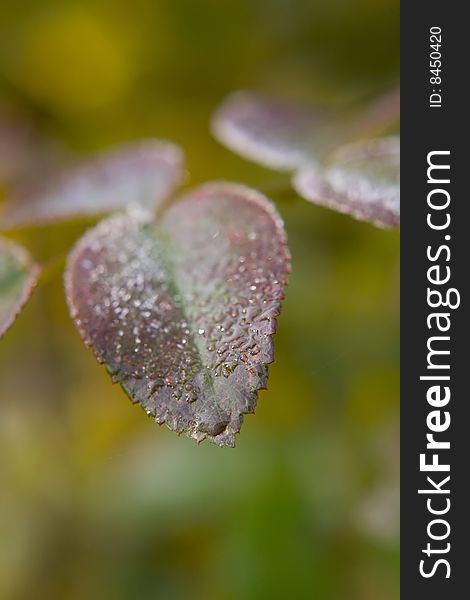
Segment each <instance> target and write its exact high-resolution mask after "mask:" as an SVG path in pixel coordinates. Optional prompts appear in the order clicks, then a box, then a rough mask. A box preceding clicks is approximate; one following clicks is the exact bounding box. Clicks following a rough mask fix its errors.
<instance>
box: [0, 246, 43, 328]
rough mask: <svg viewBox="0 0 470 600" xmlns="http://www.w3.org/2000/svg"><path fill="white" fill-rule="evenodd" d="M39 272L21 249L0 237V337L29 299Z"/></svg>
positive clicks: (26, 253)
mask: <svg viewBox="0 0 470 600" xmlns="http://www.w3.org/2000/svg"><path fill="white" fill-rule="evenodd" d="M39 272H40V269H39V267H38V266H37V265H35V264H34V263H33V261H32V260H31V257H30V256H29V254H28V252H27V251H26V250H25V249H24V248H23V247H21V246H19V245H18V244H16V243H14V242H12V241H10V240H7V239H5V238H3V237H0V337H2V336H3V334H4V333H5V331H6V330H7V329H8V328H9V327H10V326H11V325H12V323H13V321H14V320H15V318H16V316H17V314H18V313H19V312H20V310H21V309H22V308H23V306H24V304H25V303H26V302H27V300H28V299H29V297H30V295H31V292H32V291H33V289H34V287H35V285H36V283H37V280H38V276H39Z"/></svg>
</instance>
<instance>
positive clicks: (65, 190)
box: [0, 140, 184, 229]
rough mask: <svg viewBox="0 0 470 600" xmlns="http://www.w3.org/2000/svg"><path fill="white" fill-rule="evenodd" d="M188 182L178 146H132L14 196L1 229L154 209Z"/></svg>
mask: <svg viewBox="0 0 470 600" xmlns="http://www.w3.org/2000/svg"><path fill="white" fill-rule="evenodd" d="M183 178H184V170H183V154H182V152H181V150H180V149H179V147H178V146H175V145H174V144H171V143H170V142H165V141H159V140H145V141H141V142H137V143H133V144H128V145H126V146H121V147H120V148H118V149H115V150H111V151H108V152H105V153H102V154H100V155H98V156H96V157H95V158H92V159H90V160H88V161H85V162H84V163H82V164H81V165H79V166H77V167H75V168H74V169H71V170H69V171H66V172H63V173H62V174H60V175H58V176H56V177H55V178H52V179H46V181H44V182H41V183H39V184H36V185H33V186H28V187H27V188H26V189H23V190H18V191H17V192H16V193H13V194H12V195H11V196H9V197H8V198H7V199H6V200H5V202H4V205H3V211H2V212H1V213H0V228H2V229H12V228H16V227H24V226H32V225H41V224H45V223H51V222H56V221H63V220H68V219H72V218H76V217H80V216H90V215H99V214H103V213H106V212H111V211H115V210H118V209H122V208H125V207H126V206H128V205H129V204H132V203H135V204H139V205H142V206H144V207H146V208H147V209H153V208H154V207H155V206H157V205H158V204H159V203H161V202H162V201H163V200H165V199H166V198H167V197H168V196H169V195H170V194H171V193H172V192H173V191H174V189H175V188H176V187H177V186H178V185H179V184H180V183H182V181H183Z"/></svg>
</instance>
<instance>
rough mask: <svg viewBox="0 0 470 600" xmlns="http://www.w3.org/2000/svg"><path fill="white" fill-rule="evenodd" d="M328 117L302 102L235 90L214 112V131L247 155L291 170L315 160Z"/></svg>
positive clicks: (223, 140) (271, 165)
mask: <svg viewBox="0 0 470 600" xmlns="http://www.w3.org/2000/svg"><path fill="white" fill-rule="evenodd" d="M325 121H326V116H325V114H324V113H323V112H321V111H319V110H315V109H313V108H310V107H308V106H305V105H302V104H296V103H292V102H291V103H289V102H286V101H282V100H279V99H275V98H269V97H266V96H261V95H257V94H254V93H251V92H235V93H234V94H231V95H230V96H228V97H227V98H226V99H225V100H224V102H223V103H222V105H221V106H220V108H219V109H218V110H217V111H216V113H215V114H214V117H213V119H212V133H213V135H214V137H215V138H216V139H217V140H218V141H219V142H220V143H222V144H224V145H225V146H227V147H228V148H230V149H231V150H233V151H234V152H236V153H238V154H240V155H241V156H243V157H244V158H247V159H249V160H253V161H254V162H257V163H259V164H261V165H264V166H266V167H270V168H272V169H279V170H287V171H291V170H293V169H295V168H297V167H298V166H300V165H302V164H304V163H305V162H312V160H313V157H314V156H315V155H316V154H317V153H318V149H319V147H320V146H321V143H320V142H321V140H322V137H323V136H322V135H321V132H322V129H323V125H324V123H325Z"/></svg>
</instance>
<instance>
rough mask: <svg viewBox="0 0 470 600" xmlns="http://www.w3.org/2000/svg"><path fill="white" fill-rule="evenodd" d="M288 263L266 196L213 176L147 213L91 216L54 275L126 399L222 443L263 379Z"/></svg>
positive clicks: (178, 427) (230, 439) (230, 440)
mask: <svg viewBox="0 0 470 600" xmlns="http://www.w3.org/2000/svg"><path fill="white" fill-rule="evenodd" d="M288 270H289V254H288V250H287V245H286V236H285V233H284V228H283V224H282V221H281V219H280V217H279V216H278V215H277V213H276V212H275V210H274V207H273V206H272V205H271V203H270V202H269V201H268V200H267V199H266V198H265V197H264V196H262V195H261V194H259V193H257V192H255V191H253V190H251V189H249V188H246V187H244V186H241V185H236V184H230V183H212V184H207V185H204V186H201V187H199V188H197V189H196V190H194V191H192V192H190V193H189V194H187V195H185V196H183V197H182V198H180V199H179V200H177V201H176V202H173V203H172V204H170V206H169V207H167V208H165V209H164V210H162V211H160V215H159V217H158V218H157V219H155V220H152V221H148V220H143V219H138V218H132V217H131V216H130V215H127V216H114V217H111V218H109V219H107V220H105V221H103V222H102V223H100V224H99V225H98V226H97V227H96V228H94V229H92V230H90V231H89V232H88V233H87V234H86V235H85V236H84V237H83V238H82V239H81V240H80V241H79V243H78V244H77V246H76V248H75V250H74V251H73V252H72V254H71V256H70V258H69V263H68V269H67V273H66V279H65V282H66V291H67V296H68V302H69V307H70V312H71V315H72V317H73V318H74V321H75V324H76V325H77V328H78V330H79V332H80V334H81V336H82V338H83V340H84V341H85V343H86V344H88V345H90V346H91V347H92V348H93V350H94V352H95V355H96V357H97V359H98V360H99V361H100V362H103V363H106V365H107V368H108V370H109V371H110V373H111V374H112V376H113V379H114V380H115V381H119V382H120V383H121V384H122V386H123V388H124V390H125V391H126V392H127V393H128V394H129V396H130V397H131V399H132V400H133V401H134V402H137V403H140V404H141V405H142V406H143V408H144V409H145V410H146V412H147V413H148V414H149V415H152V416H154V417H155V420H156V421H157V423H159V424H162V423H166V424H167V425H168V427H169V428H170V429H173V430H175V431H176V432H178V433H181V432H187V433H188V434H189V435H190V436H191V437H193V438H195V439H196V440H197V441H202V440H203V439H204V438H206V437H207V438H208V439H209V440H211V441H212V442H215V443H216V444H218V445H220V446H224V445H228V446H233V445H234V438H235V433H238V431H239V430H240V426H241V423H242V414H243V413H250V412H253V411H254V408H255V404H256V399H257V390H259V389H262V388H264V387H265V385H266V380H267V376H268V370H267V367H266V365H267V363H270V362H272V361H273V343H272V337H271V336H272V334H273V333H274V331H275V325H276V316H277V315H278V314H279V309H280V302H281V299H282V298H283V288H284V285H285V284H286V282H287V273H288Z"/></svg>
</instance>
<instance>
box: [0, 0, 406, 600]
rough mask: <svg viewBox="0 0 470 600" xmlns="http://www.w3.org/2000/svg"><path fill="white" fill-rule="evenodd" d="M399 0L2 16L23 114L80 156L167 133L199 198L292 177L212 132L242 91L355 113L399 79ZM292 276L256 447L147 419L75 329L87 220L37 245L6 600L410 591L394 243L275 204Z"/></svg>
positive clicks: (73, 9) (384, 597)
mask: <svg viewBox="0 0 470 600" xmlns="http://www.w3.org/2000/svg"><path fill="white" fill-rule="evenodd" d="M398 68H399V5H398V0H381V1H380V2H377V1H376V0H357V1H351V0H303V1H294V0H226V1H225V0H224V1H222V0H199V1H198V2H196V1H194V0H134V1H133V2H129V1H124V0H122V1H119V0H89V1H83V2H77V1H67V0H60V1H55V2H53V1H50V0H42V1H40V2H37V1H36V2H35V1H33V0H23V1H22V2H8V1H5V2H1V3H0V92H1V97H2V103H3V104H5V103H6V104H8V105H9V106H13V107H15V108H16V109H17V110H19V111H21V112H23V113H25V114H26V115H27V116H28V118H29V119H30V120H31V122H32V123H33V124H34V126H35V127H36V128H37V129H38V130H39V131H41V132H42V133H43V134H45V135H48V136H51V137H52V138H53V139H55V140H56V142H57V144H58V145H60V146H61V147H63V148H64V149H66V150H71V151H73V152H77V153H83V154H86V153H89V152H92V151H95V150H97V149H100V148H104V147H107V146H109V145H112V144H116V143H119V142H121V141H126V140H131V139H137V138H139V137H148V136H157V137H163V138H168V139H170V140H172V141H175V142H177V143H179V144H181V146H182V147H183V148H184V150H185V152H186V155H187V162H188V168H189V172H190V174H191V179H190V183H191V184H194V183H198V182H201V181H205V180H209V179H220V178H223V179H230V180H235V181H242V182H245V183H247V184H251V185H253V186H255V187H259V188H261V189H268V188H269V187H270V186H272V185H273V184H276V183H277V182H279V181H280V180H282V176H280V175H279V174H276V173H274V172H271V171H268V170H266V169H263V168H261V167H258V166H256V165H252V164H250V163H248V162H246V161H244V160H243V159H241V158H239V157H237V156H236V155H234V154H232V153H230V152H229V151H228V150H226V149H224V148H223V147H221V146H220V145H218V144H217V143H216V142H215V141H214V140H213V139H212V138H211V136H210V133H209V128H208V123H209V119H210V115H211V112H212V111H213V109H214V108H215V106H216V105H217V104H218V103H219V102H220V101H221V99H222V98H223V97H224V96H225V95H226V94H227V93H229V92H231V91H233V90H236V89H239V88H255V89H260V90H263V91H268V92H269V91H271V92H277V93H279V92H281V93H285V94H290V95H297V96H301V97H302V96H303V97H306V98H312V99H321V100H323V101H327V102H332V103H336V104H341V103H346V102H347V101H349V100H352V99H355V98H358V97H361V96H367V95H372V94H373V93H375V92H380V91H382V90H384V89H386V88H387V87H388V86H389V85H391V84H393V82H394V81H395V80H396V79H397V77H398ZM277 205H278V209H279V211H280V212H281V214H282V216H283V217H284V219H285V223H286V229H287V232H288V235H289V243H290V248H291V251H292V254H293V272H292V276H291V279H290V285H289V287H288V290H287V298H286V301H285V303H284V305H283V310H282V314H281V317H280V319H279V327H278V333H277V334H276V338H275V346H276V361H275V363H274V364H273V365H272V366H271V377H270V380H269V390H268V391H266V392H261V394H260V398H259V403H258V408H257V411H256V416H248V417H246V419H245V424H244V427H243V428H242V432H241V434H240V436H239V437H238V442H237V447H236V448H235V449H234V450H232V449H220V448H217V447H215V446H212V445H209V444H208V443H204V444H201V445H200V446H197V445H196V444H195V442H194V441H192V440H189V439H187V438H184V437H182V438H178V437H177V436H176V435H175V434H174V433H172V432H170V431H168V430H167V429H165V428H159V427H158V426H156V425H155V424H154V423H153V422H152V421H150V420H149V419H148V418H146V416H145V414H144V413H143V412H142V410H141V409H139V408H138V407H135V406H133V405H132V404H131V403H130V402H129V401H128V399H127V398H126V397H125V395H124V393H123V392H122V391H121V390H120V388H119V387H118V386H113V385H112V384H111V383H110V380H109V378H108V376H107V374H106V372H105V370H104V369H103V368H102V367H100V366H98V365H97V364H96V363H95V360H94V358H93V356H92V354H91V352H90V351H88V350H87V349H86V348H85V347H84V346H83V345H82V343H81V341H80V340H79V337H78V334H77V333H76V331H75V329H74V327H73V325H72V323H71V321H70V319H69V317H68V314H67V310H66V306H65V301H64V297H63V293H62V279H61V271H62V267H63V260H64V255H65V252H66V251H67V249H68V248H70V246H71V245H72V244H73V242H74V240H76V239H77V238H78V236H79V235H80V234H81V233H82V231H84V229H85V227H86V224H84V223H76V224H71V225H57V226H54V227H52V228H49V229H46V228H43V229H38V230H27V231H21V232H17V233H15V234H14V235H13V237H14V238H16V239H18V240H20V241H22V242H23V243H24V245H25V246H27V247H28V248H29V249H30V250H31V252H32V253H33V254H34V255H35V256H36V257H37V258H38V259H39V260H41V261H43V262H44V263H45V264H46V271H45V275H44V279H43V283H42V285H41V286H40V288H39V289H38V290H37V291H36V292H35V294H34V296H33V298H32V300H31V302H30V303H29V305H28V306H27V307H26V309H25V311H24V312H23V313H22V315H21V316H20V318H19V319H18V321H17V323H16V324H15V326H14V327H13V328H12V329H11V330H10V331H9V332H8V333H7V335H6V336H5V338H4V339H3V340H2V341H1V343H0V411H1V412H0V598H2V600H3V599H15V600H16V599H23V598H27V599H29V598H34V599H46V600H49V599H51V600H55V599H65V600H68V599H71V600H78V599H80V600H82V599H86V600H87V599H91V600H94V599H95V598H96V599H100V600H101V599H103V600H107V599H112V600H121V599H122V600H124V599H126V600H127V599H130V598H139V599H142V600H143V599H160V598H161V599H179V598H182V599H188V600H189V599H190V600H193V599H194V600H202V599H204V600H211V599H222V600H232V599H233V600H235V599H236V600H238V599H240V600H245V599H247V600H251V599H264V598H269V599H273V598H274V599H277V598H295V599H297V598H298V599H303V598H306V599H307V598H308V599H319V600H330V599H331V600H339V599H341V600H389V599H390V600H392V599H393V600H395V599H396V598H398V595H399V592H398V577H399V564H398V391H399V390H398V388H399V378H398V361H399V354H398V342H399V331H398V324H399V321H398V319H399V316H398V282H399V279H398V276H399V274H398V244H399V237H398V234H397V233H396V232H387V231H381V230H378V229H375V228H374V227H372V226H370V225H367V224H362V223H359V222H356V221H353V220H352V219H350V218H349V217H346V216H343V215H339V214H335V213H333V212H330V211H328V210H325V209H322V208H319V207H315V206H313V205H312V204H310V203H308V202H305V201H301V200H294V199H284V200H282V201H279V202H278V203H277Z"/></svg>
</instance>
